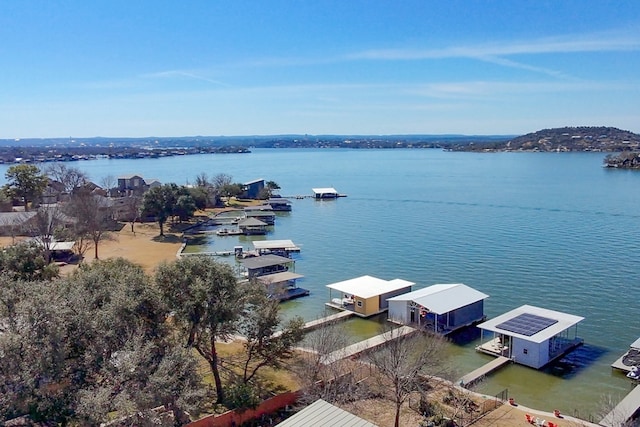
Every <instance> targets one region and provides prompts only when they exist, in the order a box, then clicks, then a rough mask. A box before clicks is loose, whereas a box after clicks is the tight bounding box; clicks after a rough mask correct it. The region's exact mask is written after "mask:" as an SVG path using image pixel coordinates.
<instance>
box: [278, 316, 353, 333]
mask: <svg viewBox="0 0 640 427" xmlns="http://www.w3.org/2000/svg"><path fill="white" fill-rule="evenodd" d="M352 315H353V312H351V311H341V312H340V313H336V314H332V315H330V316H326V317H322V318H320V319H316V320H311V321H309V322H307V323H305V324H304V326H303V327H302V329H303V330H305V331H310V330H312V329H315V328H319V327H320V326H323V325H326V324H327V323H331V322H337V321H338V320H341V319H346V318H347V317H351V316H352ZM281 334H282V332H281V331H277V332H275V333H274V334H273V336H274V337H279V336H280V335H281Z"/></svg>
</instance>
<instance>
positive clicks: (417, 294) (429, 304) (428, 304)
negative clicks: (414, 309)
mask: <svg viewBox="0 0 640 427" xmlns="http://www.w3.org/2000/svg"><path fill="white" fill-rule="evenodd" d="M485 298H489V295H487V294H484V293H482V292H480V291H477V290H475V289H473V288H471V287H469V286H467V285H465V284H463V283H452V284H442V285H433V286H428V287H426V288H423V289H418V290H416V291H413V292H409V293H406V294H402V295H398V296H396V297H393V298H389V299H388V301H413V302H415V303H417V304H420V305H421V306H423V307H425V308H427V309H429V311H432V312H434V313H436V314H445V313H448V312H450V311H453V310H455V309H457V308H461V307H464V306H467V305H469V304H473V303H475V302H478V301H480V300H483V299H485Z"/></svg>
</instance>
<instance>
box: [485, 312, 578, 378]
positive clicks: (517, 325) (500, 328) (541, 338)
mask: <svg viewBox="0 0 640 427" xmlns="http://www.w3.org/2000/svg"><path fill="white" fill-rule="evenodd" d="M582 320H584V317H580V316H575V315H572V314H567V313H562V312H560V311H554V310H549V309H545V308H540V307H534V306H530V305H523V306H521V307H519V308H516V309H514V310H511V311H509V312H508V313H505V314H502V315H500V316H498V317H496V318H494V319H491V320H488V321H486V322H483V323H480V324H479V325H478V328H480V329H481V331H482V335H481V344H480V345H479V346H478V347H476V350H478V351H480V352H482V353H486V354H491V355H494V356H504V357H508V358H510V359H512V360H513V361H514V362H516V363H519V364H521V365H525V366H529V367H531V368H535V369H540V368H542V367H543V366H545V365H546V364H548V363H549V362H551V361H553V360H556V359H558V358H560V357H562V356H563V355H564V354H566V353H568V352H569V351H571V350H572V349H574V348H575V347H577V346H579V345H581V344H582V343H583V340H582V339H581V338H578V337H577V333H578V323H580V322H581V321H582ZM487 333H488V334H489V337H490V338H489V340H488V341H484V339H485V335H486V334H487Z"/></svg>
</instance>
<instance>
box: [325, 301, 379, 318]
mask: <svg viewBox="0 0 640 427" xmlns="http://www.w3.org/2000/svg"><path fill="white" fill-rule="evenodd" d="M324 305H326V306H327V307H331V308H334V309H336V310H340V311H348V312H349V313H351V314H355V315H356V316H358V317H362V318H364V319H366V318H368V317H373V316H377V315H378V314H382V313H385V312H386V311H388V310H389V309H388V308H382V309H380V310H378V311H375V312H373V313H369V314H364V313H358V312H357V311H354V305H353V304H347V305H342V304H336V303H333V302H325V303H324Z"/></svg>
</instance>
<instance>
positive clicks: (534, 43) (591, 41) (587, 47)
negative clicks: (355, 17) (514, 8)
mask: <svg viewBox="0 0 640 427" xmlns="http://www.w3.org/2000/svg"><path fill="white" fill-rule="evenodd" d="M639 49H640V37H637V36H636V35H635V34H630V35H618V34H612V33H602V34H591V35H587V36H575V37H549V38H543V39H538V40H529V41H512V42H499V43H498V42H493V43H486V44H477V45H468V46H450V47H446V48H440V49H377V50H365V51H362V52H355V53H352V54H349V55H346V58H348V59H370V60H419V59H437V58H482V57H497V56H512V55H533V54H545V53H571V52H614V51H635V50H639Z"/></svg>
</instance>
